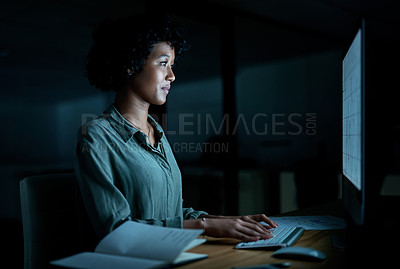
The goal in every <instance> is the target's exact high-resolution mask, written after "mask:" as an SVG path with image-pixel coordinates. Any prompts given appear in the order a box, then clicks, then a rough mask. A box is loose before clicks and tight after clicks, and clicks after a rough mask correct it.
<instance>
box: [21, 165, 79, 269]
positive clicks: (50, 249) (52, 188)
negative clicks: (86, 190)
mask: <svg viewBox="0 0 400 269" xmlns="http://www.w3.org/2000/svg"><path fill="white" fill-rule="evenodd" d="M78 193H79V192H77V179H76V176H75V174H74V173H68V174H52V175H40V176H32V177H27V178H25V179H23V180H22V181H21V182H20V195H21V210H22V225H23V234H24V268H25V269H37V268H40V269H42V268H51V266H50V265H49V261H51V260H54V259H58V258H63V257H66V256H69V255H72V254H75V253H78V252H80V251H81V250H82V241H81V238H80V236H81V234H80V233H81V232H82V231H81V230H80V229H79V220H78V215H79V209H78V203H77V196H78V195H77V194H78Z"/></svg>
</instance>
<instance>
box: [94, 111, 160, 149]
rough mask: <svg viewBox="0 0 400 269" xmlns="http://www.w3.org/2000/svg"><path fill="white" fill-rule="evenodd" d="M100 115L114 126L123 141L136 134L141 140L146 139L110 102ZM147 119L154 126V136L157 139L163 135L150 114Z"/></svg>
mask: <svg viewBox="0 0 400 269" xmlns="http://www.w3.org/2000/svg"><path fill="white" fill-rule="evenodd" d="M102 117H104V118H106V119H107V120H108V121H109V122H110V124H111V125H112V126H113V127H114V129H115V130H116V131H117V132H118V134H119V135H120V136H121V137H122V139H123V140H124V142H127V141H128V140H129V139H131V138H132V136H137V137H138V138H139V140H140V141H141V142H145V141H146V137H145V135H144V134H143V133H142V132H140V130H139V129H137V128H135V127H134V126H132V125H131V124H130V123H129V122H128V121H127V120H126V119H125V118H124V117H123V116H122V115H121V114H120V113H119V111H118V110H117V109H116V108H115V106H114V105H113V104H111V105H110V106H109V107H108V108H107V109H106V110H105V111H104V113H103V115H102ZM148 121H149V123H150V124H151V126H153V127H155V129H154V130H155V131H156V132H157V134H156V136H158V137H159V140H161V138H162V137H163V135H164V132H163V129H162V128H161V126H160V125H159V124H158V123H157V122H156V121H155V120H154V119H153V117H152V116H150V115H148Z"/></svg>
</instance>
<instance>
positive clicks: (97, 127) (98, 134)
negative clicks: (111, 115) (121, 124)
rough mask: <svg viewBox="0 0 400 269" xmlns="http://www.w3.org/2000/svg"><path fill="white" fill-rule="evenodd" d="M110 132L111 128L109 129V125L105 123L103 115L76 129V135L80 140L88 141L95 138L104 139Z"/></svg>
mask: <svg viewBox="0 0 400 269" xmlns="http://www.w3.org/2000/svg"><path fill="white" fill-rule="evenodd" d="M110 131H112V128H110V123H109V122H108V121H107V119H106V118H105V117H104V115H102V116H99V117H96V118H93V119H91V120H89V121H87V122H85V123H84V124H82V126H81V127H80V128H79V129H78V134H77V135H78V138H79V139H80V140H82V139H85V140H89V141H90V140H93V139H95V138H96V139H99V138H104V137H106V136H107V134H109V133H110Z"/></svg>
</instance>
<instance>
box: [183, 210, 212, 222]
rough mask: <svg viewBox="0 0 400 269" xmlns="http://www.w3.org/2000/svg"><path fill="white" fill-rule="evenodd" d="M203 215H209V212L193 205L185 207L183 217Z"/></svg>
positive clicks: (195, 217) (196, 217) (193, 217)
mask: <svg viewBox="0 0 400 269" xmlns="http://www.w3.org/2000/svg"><path fill="white" fill-rule="evenodd" d="M201 215H208V213H207V212H204V211H197V210H194V209H193V208H191V207H188V208H183V219H185V220H187V219H198V218H199V217H200V216H201Z"/></svg>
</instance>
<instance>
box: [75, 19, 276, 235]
mask: <svg viewBox="0 0 400 269" xmlns="http://www.w3.org/2000/svg"><path fill="white" fill-rule="evenodd" d="M93 39H94V45H93V47H92V48H91V50H90V52H89V54H88V63H87V76H88V79H89V81H90V82H91V84H92V85H94V86H95V87H97V88H100V89H102V90H105V91H115V92H116V95H115V101H114V103H113V104H112V105H110V107H108V109H107V110H106V111H105V112H104V114H103V115H101V116H100V117H98V118H97V119H94V120H92V121H90V122H88V123H87V124H85V125H83V126H82V127H81V129H80V130H79V133H78V142H77V147H76V158H75V170H76V173H77V176H78V181H79V186H80V190H81V194H82V197H83V201H84V204H85V207H86V210H87V212H88V215H89V218H90V220H91V222H92V225H93V227H94V228H95V231H96V233H97V235H98V236H99V238H102V237H103V236H105V235H106V234H107V233H109V232H110V231H112V230H113V229H115V228H116V227H117V226H118V225H120V224H121V223H122V222H124V221H126V220H133V221H138V222H142V223H147V224H151V225H161V226H170V227H183V228H194V229H196V228H198V229H205V234H206V235H209V236H213V237H231V238H237V239H241V240H245V241H254V240H258V239H259V238H263V239H266V238H270V237H271V234H270V232H269V229H270V228H271V227H276V223H274V222H273V221H271V220H270V219H269V218H268V217H266V216H265V215H264V214H260V215H251V216H230V217H228V216H214V215H209V214H207V213H206V212H203V211H196V210H194V209H192V208H182V187H181V174H180V171H179V168H178V165H177V163H176V161H175V158H174V156H173V153H172V150H171V148H170V145H169V143H168V141H167V138H166V136H165V134H164V132H163V130H162V128H161V127H160V125H159V124H158V123H157V122H156V121H155V120H154V119H153V118H152V117H151V116H150V115H149V106H150V105H162V104H164V103H165V102H166V100H167V95H168V94H169V91H170V90H171V84H172V83H173V82H174V81H175V74H174V72H173V70H172V68H173V66H174V63H175V61H176V60H177V59H178V58H179V57H180V56H181V55H182V54H183V52H184V51H185V50H187V48H188V46H187V42H186V40H185V39H184V38H183V32H182V29H181V27H180V26H178V25H177V24H175V23H173V22H172V21H171V20H169V19H168V18H165V17H160V18H150V17H148V16H136V17H133V18H127V19H118V20H109V21H105V22H104V23H103V24H102V25H101V26H100V27H99V29H98V30H97V31H95V33H94V34H93ZM260 221H264V222H266V223H267V224H268V225H261V224H260V223H259V222H260Z"/></svg>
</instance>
